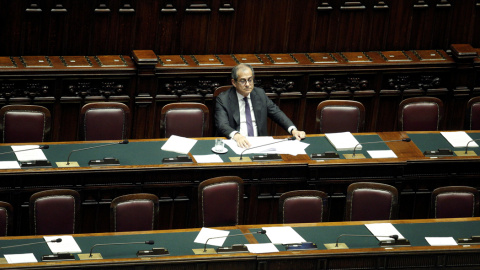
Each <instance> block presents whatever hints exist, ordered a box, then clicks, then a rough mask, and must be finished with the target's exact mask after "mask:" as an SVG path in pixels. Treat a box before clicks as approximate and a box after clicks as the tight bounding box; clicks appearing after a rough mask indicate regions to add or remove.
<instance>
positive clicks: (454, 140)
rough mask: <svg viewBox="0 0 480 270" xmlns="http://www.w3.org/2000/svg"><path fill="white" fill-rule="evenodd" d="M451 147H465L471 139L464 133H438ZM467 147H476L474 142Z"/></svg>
mask: <svg viewBox="0 0 480 270" xmlns="http://www.w3.org/2000/svg"><path fill="white" fill-rule="evenodd" d="M440 134H442V135H443V137H445V139H447V141H448V142H449V143H450V144H451V145H452V146H453V147H466V146H467V143H468V142H469V141H471V140H472V138H471V137H470V136H469V135H468V134H467V133H466V132H465V131H452V132H440ZM468 147H478V144H477V143H476V142H471V143H470V144H469V145H468Z"/></svg>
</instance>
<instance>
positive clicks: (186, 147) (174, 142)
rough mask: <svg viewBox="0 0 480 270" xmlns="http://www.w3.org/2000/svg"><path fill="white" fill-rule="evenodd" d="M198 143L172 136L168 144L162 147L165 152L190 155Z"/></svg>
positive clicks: (193, 140)
mask: <svg viewBox="0 0 480 270" xmlns="http://www.w3.org/2000/svg"><path fill="white" fill-rule="evenodd" d="M196 143H197V140H195V139H190V138H185V137H180V136H177V135H172V136H170V138H168V140H167V142H166V143H165V144H164V145H163V146H162V150H163V151H170V152H175V153H180V154H184V155H186V154H188V152H190V150H192V148H193V146H194V145H195V144H196Z"/></svg>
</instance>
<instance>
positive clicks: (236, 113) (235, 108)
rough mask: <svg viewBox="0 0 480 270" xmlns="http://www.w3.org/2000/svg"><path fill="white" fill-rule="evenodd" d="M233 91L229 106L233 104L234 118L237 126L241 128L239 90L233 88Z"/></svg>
mask: <svg viewBox="0 0 480 270" xmlns="http://www.w3.org/2000/svg"><path fill="white" fill-rule="evenodd" d="M232 89H233V91H230V95H229V99H230V102H229V104H232V116H233V121H235V124H236V126H240V108H239V107H238V98H237V90H235V88H232Z"/></svg>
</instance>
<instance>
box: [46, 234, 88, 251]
mask: <svg viewBox="0 0 480 270" xmlns="http://www.w3.org/2000/svg"><path fill="white" fill-rule="evenodd" d="M58 238H61V239H62V242H59V243H56V242H54V243H52V242H49V241H52V240H55V239H58ZM43 239H45V241H47V245H48V247H49V248H50V251H52V253H53V254H61V253H81V252H82V250H81V249H80V247H79V246H78V244H77V241H75V239H74V238H73V237H72V236H71V235H62V236H44V237H43Z"/></svg>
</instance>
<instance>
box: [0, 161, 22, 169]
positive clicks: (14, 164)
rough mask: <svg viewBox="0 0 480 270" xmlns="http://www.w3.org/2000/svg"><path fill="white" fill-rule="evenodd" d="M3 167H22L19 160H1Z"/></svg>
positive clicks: (1, 167)
mask: <svg viewBox="0 0 480 270" xmlns="http://www.w3.org/2000/svg"><path fill="white" fill-rule="evenodd" d="M1 169H20V165H19V164H18V161H0V170H1Z"/></svg>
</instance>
